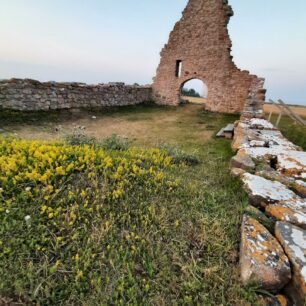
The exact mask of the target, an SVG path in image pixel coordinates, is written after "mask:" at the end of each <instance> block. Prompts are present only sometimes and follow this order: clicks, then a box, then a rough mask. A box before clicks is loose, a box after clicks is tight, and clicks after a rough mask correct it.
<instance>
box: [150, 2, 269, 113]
mask: <svg viewBox="0 0 306 306" xmlns="http://www.w3.org/2000/svg"><path fill="white" fill-rule="evenodd" d="M232 15H233V11H232V8H231V7H230V6H229V5H228V1H227V0H190V1H189V3H188V5H187V7H186V8H185V10H184V11H183V16H182V18H181V20H180V21H179V22H178V23H177V24H176V25H175V27H174V29H173V31H172V32H171V34H170V37H169V41H168V43H167V44H166V45H165V47H164V48H163V50H162V51H161V61H160V64H159V67H158V69H157V73H156V77H155V78H154V83H153V97H154V100H155V101H156V103H158V104H168V105H177V104H178V103H179V101H180V92H181V88H182V87H183V85H184V83H185V82H187V81H189V80H191V79H199V80H201V81H203V82H204V83H205V84H206V85H207V87H208V100H207V107H208V109H209V110H211V111H218V112H229V113H234V112H239V113H241V112H242V110H243V107H244V104H245V101H246V99H247V97H248V95H250V94H251V95H254V94H255V93H257V92H258V89H261V90H262V93H263V96H262V99H263V101H264V93H265V91H264V90H263V83H264V82H263V79H259V78H258V77H257V76H255V75H251V74H250V73H249V72H248V71H241V70H240V69H238V68H237V67H236V65H235V64H234V62H233V60H232V56H231V46H232V43H231V40H230V37H229V34H228V29H227V25H228V22H229V19H230V17H231V16H232Z"/></svg>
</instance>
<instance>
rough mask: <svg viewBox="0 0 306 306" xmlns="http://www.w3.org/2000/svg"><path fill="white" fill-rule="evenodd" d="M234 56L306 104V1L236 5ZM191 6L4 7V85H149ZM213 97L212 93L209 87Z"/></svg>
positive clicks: (5, 2)
mask: <svg viewBox="0 0 306 306" xmlns="http://www.w3.org/2000/svg"><path fill="white" fill-rule="evenodd" d="M229 2H230V4H231V5H232V7H233V9H234V12H235V16H234V17H232V19H231V21H230V24H229V32H230V36H231V39H232V41H233V50H232V55H233V56H234V60H235V62H236V64H237V65H238V67H239V68H242V69H245V70H249V71H250V72H251V73H254V74H257V75H259V76H261V77H265V78H266V88H267V89H268V93H267V98H273V99H278V98H282V99H283V100H285V101H286V102H288V103H297V104H305V105H306V1H305V0H295V1H289V0H230V1H229ZM186 4H187V0H141V1H140V0H40V1H39V0H0V79H4V78H11V77H18V78H26V77H27V78H34V79H38V80H41V81H50V80H54V81H80V82H87V83H103V82H106V83H107V82H112V81H124V82H126V83H129V84H133V83H139V84H149V83H151V82H152V77H153V76H154V75H155V71H156V67H157V65H158V63H159V52H160V50H161V48H162V47H163V45H164V44H165V43H166V42H167V40H168V36H169V32H170V31H171V30H172V28H173V26H174V24H175V22H176V21H177V20H179V19H180V17H181V12H182V10H183V9H184V7H185V6H186ZM208 91H209V88H208Z"/></svg>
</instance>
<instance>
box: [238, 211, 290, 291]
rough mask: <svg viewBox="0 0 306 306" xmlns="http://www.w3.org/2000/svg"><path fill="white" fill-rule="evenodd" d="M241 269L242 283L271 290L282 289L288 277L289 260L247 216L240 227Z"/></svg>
mask: <svg viewBox="0 0 306 306" xmlns="http://www.w3.org/2000/svg"><path fill="white" fill-rule="evenodd" d="M240 269H241V278H242V281H243V283H244V284H245V285H248V284H254V283H255V284H256V285H258V286H260V287H261V288H263V289H265V290H269V291H272V292H278V291H279V290H281V289H282V288H283V287H284V286H285V285H286V284H287V283H288V282H289V281H290V279H291V269H290V264H289V260H288V258H287V256H286V255H285V253H284V251H283V249H282V247H281V246H280V244H279V243H278V241H277V240H276V238H275V237H273V236H272V235H271V234H270V232H269V231H268V230H267V229H266V228H265V227H264V226H263V225H261V224H260V223H259V222H258V221H257V220H255V219H253V218H251V217H249V216H247V215H244V216H243V222H242V227H241V246H240Z"/></svg>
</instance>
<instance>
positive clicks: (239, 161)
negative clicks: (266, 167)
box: [230, 151, 256, 172]
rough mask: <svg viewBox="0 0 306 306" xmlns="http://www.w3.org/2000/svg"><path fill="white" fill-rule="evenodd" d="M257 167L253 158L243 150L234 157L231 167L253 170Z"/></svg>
mask: <svg viewBox="0 0 306 306" xmlns="http://www.w3.org/2000/svg"><path fill="white" fill-rule="evenodd" d="M255 167H256V165H255V163H254V162H253V160H252V158H251V157H250V156H249V155H247V154H245V152H243V151H238V153H237V155H236V156H234V157H232V159H231V161H230V168H240V169H243V170H246V171H250V172H251V171H253V170H255Z"/></svg>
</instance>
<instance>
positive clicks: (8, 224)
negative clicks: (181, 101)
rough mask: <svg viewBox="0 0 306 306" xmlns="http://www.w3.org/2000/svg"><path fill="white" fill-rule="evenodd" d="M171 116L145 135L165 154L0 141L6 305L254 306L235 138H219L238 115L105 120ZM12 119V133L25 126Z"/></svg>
mask: <svg viewBox="0 0 306 306" xmlns="http://www.w3.org/2000/svg"><path fill="white" fill-rule="evenodd" d="M164 112H166V114H167V115H166V116H169V115H173V116H174V115H175V116H176V120H172V121H171V122H165V123H164V125H163V124H161V126H159V127H158V128H157V129H152V126H151V125H150V126H149V127H150V128H149V130H147V131H146V132H147V133H148V134H149V135H150V141H151V143H160V142H162V146H165V145H166V146H167V147H168V148H167V149H163V148H162V149H152V148H146V149H144V146H147V147H148V143H149V141H148V140H147V139H136V140H134V142H133V143H132V144H129V146H128V147H125V149H124V150H117V148H116V146H115V147H113V146H105V147H104V148H102V147H101V146H99V145H96V144H95V145H94V146H90V145H86V144H82V145H73V146H72V145H69V144H63V143H62V142H47V143H45V142H41V141H25V140H12V139H2V140H1V147H0V152H1V154H0V184H1V192H0V208H1V209H0V210H1V212H0V237H1V238H0V240H1V241H0V275H1V278H0V301H1V297H2V299H3V300H5V301H10V300H13V301H21V302H23V303H29V304H40V305H257V303H258V302H257V295H256V288H243V287H242V286H241V284H240V282H239V273H238V265H237V260H238V249H239V238H240V237H239V236H240V224H241V216H242V213H243V210H244V209H245V207H246V205H247V203H248V201H247V196H246V194H245V192H244V191H243V190H242V188H241V184H240V183H239V181H238V180H236V179H233V178H232V177H231V176H230V174H229V171H228V164H229V159H230V158H231V156H232V152H231V149H230V141H228V140H225V139H215V138H214V137H212V135H213V133H215V132H217V131H218V129H219V128H221V127H223V126H224V125H225V124H227V123H228V122H233V121H235V120H236V119H238V117H237V116H236V115H225V114H212V113H209V112H206V111H204V110H203V109H202V108H201V107H196V108H194V107H191V108H190V106H186V107H181V108H165V109H163V108H155V107H149V106H141V107H139V108H133V107H132V108H125V109H121V110H119V112H118V113H116V112H111V113H108V114H107V115H103V116H111V117H112V118H115V117H117V116H119V117H120V118H121V119H122V118H125V120H126V122H128V121H132V122H135V121H136V122H137V121H141V120H143V118H145V121H150V122H151V121H152V122H154V120H153V118H154V116H158V117H160V116H161V115H162V114H163V113H164ZM2 116H3V114H2ZM6 116H7V117H6V119H5V120H7V121H9V122H10V123H9V124H7V125H5V124H4V123H3V122H2V124H3V126H4V127H5V128H7V127H8V126H9V125H11V126H12V122H14V118H15V119H16V121H18V120H19V119H17V118H18V116H16V117H14V116H15V115H14V114H13V115H12V114H8V113H6ZM25 116H28V117H27V118H34V117H35V116H36V114H32V115H31V114H25ZM47 116H48V115H47ZM50 116H51V117H50V118H49V119H50V120H53V119H54V120H56V121H57V123H58V122H60V123H61V120H59V118H58V117H56V116H55V117H53V115H52V114H50ZM69 116H70V115H69ZM0 117H1V116H0ZM39 117H40V115H37V120H41V121H43V123H42V124H43V125H45V124H47V123H48V120H49V119H48V118H46V117H44V118H43V119H39ZM52 118H53V119H52ZM24 120H25V121H27V120H26V119H25V118H24ZM41 121H40V122H41ZM24 123H25V124H28V123H27V122H23V123H22V124H24ZM15 124H17V123H16V122H15ZM207 130H209V131H211V133H210V134H209V135H210V136H209V137H205V138H203V137H202V133H204V131H207ZM199 131H200V132H199ZM157 140H158V141H157ZM134 146H135V147H134ZM169 147H170V148H171V149H169ZM164 148H165V147H164ZM194 152H196V154H195V153H194ZM178 153H179V154H178ZM190 160H191V161H194V160H196V162H189V161H190ZM28 216H29V217H28Z"/></svg>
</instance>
